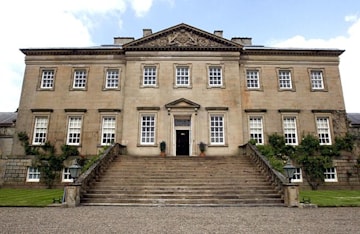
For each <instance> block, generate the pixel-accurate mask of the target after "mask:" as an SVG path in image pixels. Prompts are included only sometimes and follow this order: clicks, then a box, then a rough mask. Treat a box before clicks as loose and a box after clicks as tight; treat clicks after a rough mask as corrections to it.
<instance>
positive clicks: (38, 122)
mask: <svg viewBox="0 0 360 234" xmlns="http://www.w3.org/2000/svg"><path fill="white" fill-rule="evenodd" d="M47 128H48V117H46V116H40V117H35V124H34V134H33V142H32V143H33V145H42V144H44V143H45V142H46V139H47Z"/></svg>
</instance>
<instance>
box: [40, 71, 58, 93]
mask: <svg viewBox="0 0 360 234" xmlns="http://www.w3.org/2000/svg"><path fill="white" fill-rule="evenodd" d="M54 79H55V71H54V70H42V74H41V84H40V88H41V89H53V88H54Z"/></svg>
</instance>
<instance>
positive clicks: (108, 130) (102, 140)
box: [100, 115, 117, 146]
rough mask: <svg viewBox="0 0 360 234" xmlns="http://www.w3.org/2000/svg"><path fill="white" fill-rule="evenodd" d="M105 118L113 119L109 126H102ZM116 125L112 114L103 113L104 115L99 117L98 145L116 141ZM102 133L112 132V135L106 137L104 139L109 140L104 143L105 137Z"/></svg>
mask: <svg viewBox="0 0 360 234" xmlns="http://www.w3.org/2000/svg"><path fill="white" fill-rule="evenodd" d="M105 119H112V120H113V123H112V125H113V126H109V127H106V126H104V124H105V122H104V121H105ZM116 126H117V124H116V116H114V115H104V116H102V117H101V137H100V145H101V146H107V145H111V144H113V143H114V142H116ZM105 130H106V131H105ZM104 133H106V134H113V136H111V137H107V138H106V139H108V138H109V139H110V140H111V141H110V142H105V143H104V139H105V138H104Z"/></svg>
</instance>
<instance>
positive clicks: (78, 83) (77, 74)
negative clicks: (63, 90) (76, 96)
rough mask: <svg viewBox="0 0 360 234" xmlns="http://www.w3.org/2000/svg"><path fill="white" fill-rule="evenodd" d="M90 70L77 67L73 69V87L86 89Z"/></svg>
mask: <svg viewBox="0 0 360 234" xmlns="http://www.w3.org/2000/svg"><path fill="white" fill-rule="evenodd" d="M87 79H88V71H87V69H85V68H77V69H74V71H73V86H72V87H73V89H86V87H87Z"/></svg>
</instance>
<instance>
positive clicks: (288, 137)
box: [283, 116, 298, 145]
mask: <svg viewBox="0 0 360 234" xmlns="http://www.w3.org/2000/svg"><path fill="white" fill-rule="evenodd" d="M296 122H297V121H296V117H294V116H284V117H283V132H284V138H285V144H286V145H298V134H297V124H296Z"/></svg>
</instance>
